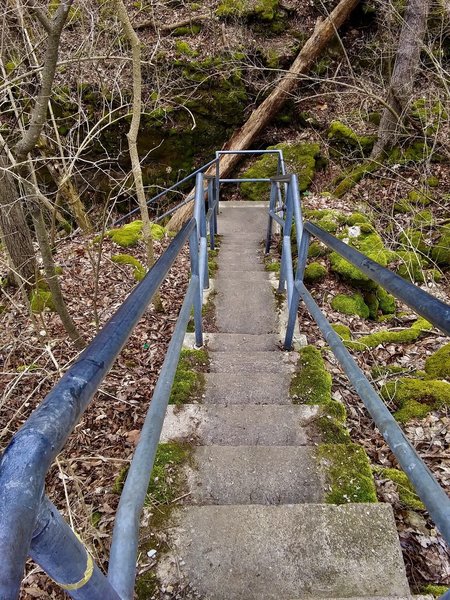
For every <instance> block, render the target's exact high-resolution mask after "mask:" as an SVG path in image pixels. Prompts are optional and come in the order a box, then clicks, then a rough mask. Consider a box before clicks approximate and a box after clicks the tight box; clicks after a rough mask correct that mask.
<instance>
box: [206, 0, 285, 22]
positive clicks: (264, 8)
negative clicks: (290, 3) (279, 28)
mask: <svg viewBox="0 0 450 600" xmlns="http://www.w3.org/2000/svg"><path fill="white" fill-rule="evenodd" d="M277 9H278V0H222V1H221V2H220V4H219V6H218V7H217V10H216V14H217V16H218V17H241V18H242V17H244V18H255V19H260V20H261V21H273V20H274V18H275V16H276V14H277Z"/></svg>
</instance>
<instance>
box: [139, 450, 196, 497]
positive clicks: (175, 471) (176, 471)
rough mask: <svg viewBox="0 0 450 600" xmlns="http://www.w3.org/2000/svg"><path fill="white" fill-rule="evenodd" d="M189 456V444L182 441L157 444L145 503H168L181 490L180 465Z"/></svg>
mask: <svg viewBox="0 0 450 600" xmlns="http://www.w3.org/2000/svg"><path fill="white" fill-rule="evenodd" d="M188 458H189V446H187V445H186V444H184V443H182V442H173V441H172V442H167V443H164V444H158V450H157V452H156V457H155V463H154V465H153V470H152V477H151V480H150V484H149V486H148V490H147V494H148V496H149V498H148V501H147V503H158V504H170V503H172V502H173V501H174V500H175V499H176V498H177V496H178V495H179V493H180V491H181V476H180V471H181V467H182V466H183V465H184V464H185V463H186V462H187V460H188Z"/></svg>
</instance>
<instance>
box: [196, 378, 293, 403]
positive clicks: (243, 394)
mask: <svg viewBox="0 0 450 600" xmlns="http://www.w3.org/2000/svg"><path fill="white" fill-rule="evenodd" d="M205 382H206V391H205V397H204V400H203V402H204V404H292V399H291V398H289V385H290V377H288V376H287V375H286V373H205Z"/></svg>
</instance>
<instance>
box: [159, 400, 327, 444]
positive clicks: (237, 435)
mask: <svg viewBox="0 0 450 600" xmlns="http://www.w3.org/2000/svg"><path fill="white" fill-rule="evenodd" d="M318 414H319V408H318V407H317V406H300V405H298V406H294V405H293V406H271V405H267V406H256V405H252V404H249V405H247V406H205V405H201V404H185V405H183V406H181V407H174V406H168V408H167V413H166V418H165V421H164V427H163V430H162V434H161V441H162V442H168V441H169V440H192V441H193V442H194V443H195V444H196V445H199V446H212V445H215V446H306V445H308V444H310V443H311V436H310V434H309V425H310V424H311V423H312V422H313V421H314V420H315V419H316V418H317V416H318Z"/></svg>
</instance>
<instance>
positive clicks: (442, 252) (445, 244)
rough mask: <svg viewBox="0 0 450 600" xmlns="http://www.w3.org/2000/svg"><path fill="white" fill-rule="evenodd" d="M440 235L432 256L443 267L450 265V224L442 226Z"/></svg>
mask: <svg viewBox="0 0 450 600" xmlns="http://www.w3.org/2000/svg"><path fill="white" fill-rule="evenodd" d="M438 234H439V237H438V239H437V240H436V242H435V243H434V245H433V248H432V250H431V258H432V259H433V260H434V262H435V263H437V264H438V265H440V266H441V267H442V268H447V267H449V266H450V225H444V226H443V227H441V228H440V230H439V232H438Z"/></svg>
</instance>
